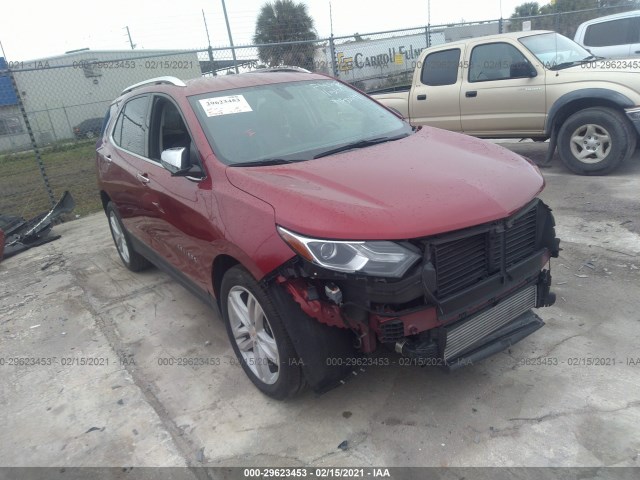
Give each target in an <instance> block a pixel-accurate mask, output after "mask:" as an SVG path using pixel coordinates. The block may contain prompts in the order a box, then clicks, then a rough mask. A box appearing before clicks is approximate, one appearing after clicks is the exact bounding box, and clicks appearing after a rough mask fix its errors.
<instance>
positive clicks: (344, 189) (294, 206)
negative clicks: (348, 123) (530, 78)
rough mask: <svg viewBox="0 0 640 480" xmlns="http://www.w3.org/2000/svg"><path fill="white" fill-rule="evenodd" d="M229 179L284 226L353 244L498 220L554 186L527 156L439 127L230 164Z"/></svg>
mask: <svg viewBox="0 0 640 480" xmlns="http://www.w3.org/2000/svg"><path fill="white" fill-rule="evenodd" d="M227 177H228V178H229V181H230V182H231V183H232V184H233V185H235V186H236V187H237V188H240V189H241V190H244V191H245V192H247V193H250V194H252V195H254V196H256V197H258V198H260V199H262V200H264V201H265V202H268V203H269V204H271V206H273V208H274V209H275V216H276V222H277V223H278V225H282V226H283V227H285V228H288V229H291V230H293V231H295V232H298V233H301V234H303V235H308V236H312V237H319V238H329V239H345V240H346V239H351V240H382V239H388V240H399V239H407V238H416V237H423V236H427V235H433V234H437V233H443V232H448V231H452V230H457V229H460V228H465V227H469V226H473V225H478V224H481V223H485V222H489V221H492V220H497V219H500V218H504V217H506V216H508V215H510V214H511V213H513V212H515V211H516V210H518V209H519V208H521V207H523V206H524V205H525V204H526V203H527V202H529V201H530V200H531V199H533V198H534V197H535V196H536V195H537V194H538V192H539V191H540V190H541V189H542V187H543V185H544V181H543V178H542V175H541V174H540V172H539V171H538V169H537V168H536V167H534V166H532V165H531V164H529V163H528V162H527V161H526V160H524V159H523V158H522V157H520V156H519V155H516V154H515V153H512V152H510V151H509V150H506V149H504V148H502V147H499V146H497V145H493V144H491V143H489V142H485V141H482V140H478V139H475V138H472V137H468V136H466V135H460V134H456V133H451V132H447V131H444V130H438V129H435V128H423V129H422V130H421V131H420V132H418V133H415V134H413V135H411V136H409V137H407V138H404V139H402V140H396V141H394V142H388V143H383V144H380V145H376V146H373V147H368V148H362V149H357V150H351V151H348V152H345V153H341V154H337V155H333V156H329V157H324V158H320V159H317V160H310V161H306V162H300V163H293V164H287V165H278V166H268V167H228V168H227Z"/></svg>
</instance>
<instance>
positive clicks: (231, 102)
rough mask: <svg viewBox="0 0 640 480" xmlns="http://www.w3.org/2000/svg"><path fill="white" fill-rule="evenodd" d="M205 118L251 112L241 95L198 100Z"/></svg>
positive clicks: (249, 106)
mask: <svg viewBox="0 0 640 480" xmlns="http://www.w3.org/2000/svg"><path fill="white" fill-rule="evenodd" d="M200 105H202V108H203V109H204V113H206V114H207V117H217V116H219V115H229V114H231V113H242V112H253V110H252V109H251V105H249V104H248V103H247V101H246V100H245V98H244V96H243V95H228V96H226V97H213V98H205V99H203V100H200Z"/></svg>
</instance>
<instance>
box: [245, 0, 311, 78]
mask: <svg viewBox="0 0 640 480" xmlns="http://www.w3.org/2000/svg"><path fill="white" fill-rule="evenodd" d="M317 38H318V35H317V34H316V31H315V28H314V26H313V19H312V18H311V17H310V16H309V14H308V12H307V6H306V5H305V4H304V3H294V2H293V0H275V1H274V2H268V3H265V4H264V5H263V6H262V8H261V9H260V14H259V15H258V20H257V21H256V33H255V35H254V36H253V41H254V43H257V44H274V45H265V46H262V47H258V58H260V60H261V61H262V62H263V63H265V64H267V65H268V66H270V67H275V66H279V65H295V66H299V67H304V68H307V69H310V70H312V69H313V52H314V49H315V45H314V44H313V43H297V44H292V45H276V44H278V43H282V42H296V41H305V40H316V39H317Z"/></svg>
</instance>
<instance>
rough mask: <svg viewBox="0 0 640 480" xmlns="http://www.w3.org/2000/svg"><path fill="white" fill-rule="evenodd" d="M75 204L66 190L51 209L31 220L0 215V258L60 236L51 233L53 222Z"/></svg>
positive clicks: (71, 209) (69, 210) (70, 209)
mask: <svg viewBox="0 0 640 480" xmlns="http://www.w3.org/2000/svg"><path fill="white" fill-rule="evenodd" d="M75 206H76V203H75V201H74V200H73V197H72V196H71V194H70V193H69V192H68V191H67V192H64V194H63V195H62V198H60V201H59V202H58V203H56V204H55V205H54V207H53V208H52V209H51V210H49V211H48V212H44V213H41V214H39V215H36V216H35V217H34V218H32V219H31V220H25V219H24V218H22V217H19V216H14V215H0V231H1V232H3V233H2V234H0V241H2V246H0V260H2V259H3V258H9V257H12V256H14V255H16V254H18V253H20V252H23V251H25V250H28V249H30V248H33V247H37V246H39V245H44V244H45V243H49V242H52V241H53V240H57V239H58V238H60V235H52V234H51V229H52V228H53V224H54V222H55V220H57V219H58V218H59V217H60V216H61V215H62V214H64V213H69V212H71V211H73V209H74V208H75ZM48 267H49V266H45V268H48ZM45 268H43V270H44V269H45Z"/></svg>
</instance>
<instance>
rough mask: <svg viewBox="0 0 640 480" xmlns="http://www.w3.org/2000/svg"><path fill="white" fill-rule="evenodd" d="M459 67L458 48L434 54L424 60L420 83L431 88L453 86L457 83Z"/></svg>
mask: <svg viewBox="0 0 640 480" xmlns="http://www.w3.org/2000/svg"><path fill="white" fill-rule="evenodd" d="M459 65H460V49H459V48H454V49H451V50H444V51H441V52H434V53H432V54H430V55H427V58H425V59H424V65H423V66H422V74H421V77H420V81H421V82H422V83H423V84H424V85H429V86H432V87H438V86H441V85H453V84H455V83H456V82H457V81H458V67H459Z"/></svg>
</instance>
